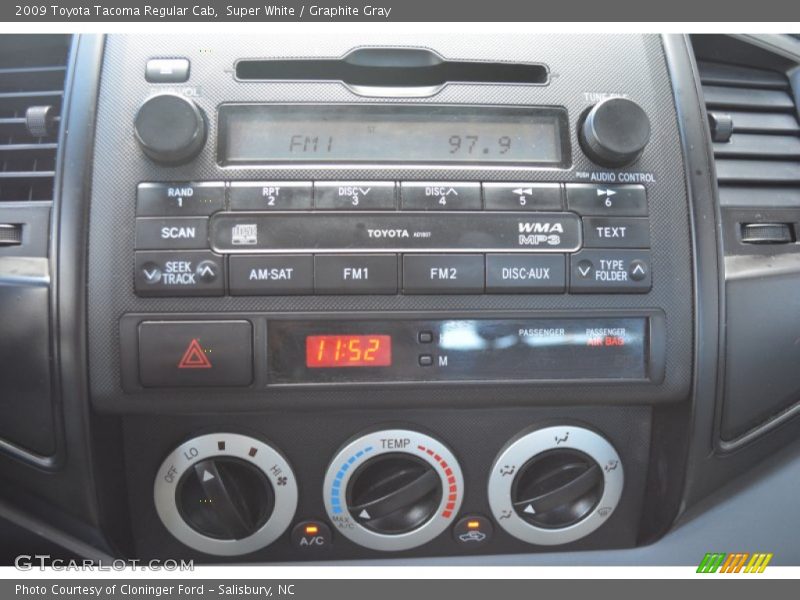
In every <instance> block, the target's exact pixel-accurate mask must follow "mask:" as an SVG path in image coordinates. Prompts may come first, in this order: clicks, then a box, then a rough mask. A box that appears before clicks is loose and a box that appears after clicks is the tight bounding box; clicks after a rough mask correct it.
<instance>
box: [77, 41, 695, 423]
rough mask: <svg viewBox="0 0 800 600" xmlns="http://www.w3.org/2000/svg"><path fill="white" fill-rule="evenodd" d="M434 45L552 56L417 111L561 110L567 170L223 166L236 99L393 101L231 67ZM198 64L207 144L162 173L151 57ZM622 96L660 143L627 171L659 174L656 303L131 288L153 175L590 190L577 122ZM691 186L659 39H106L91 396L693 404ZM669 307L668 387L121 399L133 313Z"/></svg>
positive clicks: (654, 222) (259, 401) (129, 405)
mask: <svg viewBox="0 0 800 600" xmlns="http://www.w3.org/2000/svg"><path fill="white" fill-rule="evenodd" d="M371 45H380V46H409V47H427V48H432V49H434V50H435V51H437V52H439V53H440V54H441V55H443V56H444V57H446V58H450V59H462V60H482V61H521V62H526V61H527V62H541V63H545V64H547V65H548V67H549V69H550V75H551V82H550V84H549V85H547V86H522V85H475V84H451V85H448V86H446V87H445V88H444V89H443V90H442V91H441V92H440V93H438V94H437V95H435V96H433V97H430V98H419V99H403V100H402V101H404V102H405V101H408V102H417V103H454V104H465V103H470V104H474V103H478V104H496V105H547V106H551V105H555V106H565V107H566V108H567V109H568V111H569V120H570V134H571V146H572V150H573V164H572V167H571V168H569V169H541V168H537V169H518V168H514V169H497V168H494V169H484V168H478V167H463V168H455V167H454V168H434V167H422V168H413V167H411V166H406V167H403V168H351V169H338V168H333V167H329V168H325V169H309V168H292V169H276V168H268V167H264V168H257V169H248V168H231V167H227V168H222V167H220V166H219V165H218V164H217V162H216V157H215V151H216V148H215V144H214V143H213V140H215V138H216V122H215V119H214V118H213V116H214V115H215V113H216V108H217V106H218V104H219V103H221V102H223V101H241V102H397V101H401V100H399V99H375V98H364V97H360V96H356V95H355V94H353V93H352V92H351V91H349V90H348V89H347V88H346V87H345V86H344V85H342V84H340V83H335V82H305V83H293V82H283V83H264V82H247V83H244V82H237V81H236V80H235V79H234V76H233V65H234V63H235V61H236V60H237V59H239V58H243V57H280V58H286V57H311V56H313V57H338V56H341V55H343V54H346V53H347V52H348V51H350V50H351V49H353V48H355V47H363V46H371ZM170 56H180V57H184V56H185V57H187V58H189V59H190V60H191V63H192V67H191V78H190V80H189V81H188V83H187V84H185V85H181V86H179V88H181V89H182V88H185V87H188V88H193V89H194V92H195V93H196V94H197V95H196V97H195V100H196V101H197V103H198V105H199V106H200V107H201V108H202V109H203V110H204V111H205V113H206V114H207V115H208V116H209V117H212V118H209V143H208V144H207V145H206V147H205V149H204V151H203V152H202V153H201V155H200V156H199V157H198V158H197V159H196V160H195V161H193V162H191V163H190V164H188V165H185V166H182V167H175V168H162V167H157V166H154V165H153V163H151V162H149V161H148V160H146V159H145V158H144V157H143V156H142V154H141V152H140V150H139V148H138V147H137V146H136V143H135V141H134V137H133V133H132V122H133V115H134V113H135V111H136V109H137V107H138V106H139V104H141V102H142V101H143V100H144V99H145V98H146V97H147V96H148V95H150V94H151V93H155V92H157V91H160V90H161V89H164V88H169V86H163V85H162V86H156V85H150V84H147V83H146V82H145V80H144V67H145V63H146V60H147V59H148V58H151V57H170ZM591 94H625V95H627V96H628V97H630V98H632V99H634V100H636V101H637V102H639V103H640V104H641V105H642V106H643V107H644V108H645V110H646V111H647V113H648V114H649V116H650V119H651V123H652V129H653V135H652V138H651V142H650V144H649V146H648V148H647V150H646V151H645V153H644V155H643V156H642V158H641V159H640V160H639V161H638V162H637V163H636V164H635V165H633V166H632V167H631V168H630V169H629V171H635V172H647V173H651V174H652V175H653V177H654V178H655V182H654V183H649V184H647V187H648V196H649V205H650V221H651V239H652V271H653V289H652V291H651V292H650V293H649V294H645V295H614V296H610V295H591V296H589V295H584V296H575V295H550V296H525V295H483V296H474V295H465V296H401V295H398V296H360V297H359V296H325V297H311V296H305V297H249V298H245V297H237V298H233V297H225V298H148V299H145V298H137V297H136V296H135V295H134V292H133V247H134V211H135V190H136V185H137V184H138V183H139V182H142V181H182V180H183V181H185V180H213V181H219V180H236V179H242V180H248V179H395V180H398V179H433V180H436V179H440V180H447V179H449V180H492V179H497V180H520V181H522V180H529V181H564V182H570V181H573V182H577V181H582V180H581V179H579V178H578V177H577V176H576V172H580V171H595V170H596V168H595V167H593V166H592V165H591V163H589V161H588V160H587V159H586V158H585V157H583V156H582V154H581V153H580V151H579V145H578V142H577V138H576V136H575V129H576V127H575V125H576V123H577V121H578V120H579V118H580V116H581V114H582V112H583V111H584V110H585V109H586V108H588V107H589V106H590V105H591V104H592V103H593V101H596V97H594V99H593V97H592V96H591ZM691 264H692V263H691V248H690V235H689V220H688V209H687V201H686V188H685V178H684V172H683V165H682V159H681V151H680V144H679V138H678V130H677V126H676V115H675V109H674V106H673V101H672V90H671V88H670V82H669V78H668V75H667V71H666V66H665V61H664V55H663V50H662V46H661V40H660V38H659V37H658V36H633V35H617V36H589V35H560V36H548V35H535V36H533V35H532V36H524V35H497V36H481V35H449V34H448V35H443V34H428V35H398V34H393V35H385V34H381V35H377V34H373V35H369V34H367V35H359V36H358V38H353V37H347V36H334V35H318V36H315V37H314V38H313V39H311V40H310V39H307V38H306V37H300V36H288V35H287V36H282V35H263V36H243V35H237V36H222V35H219V36H209V35H204V36H198V37H191V36H168V35H164V36H143V35H129V36H109V37H108V38H107V42H106V55H105V61H104V67H103V72H102V78H101V93H100V97H99V104H98V119H97V130H96V142H95V156H94V179H93V192H92V198H91V212H90V238H89V269H88V272H89V274H88V277H89V295H88V306H89V350H90V376H91V389H92V395H93V401H94V402H95V405H96V406H97V407H99V408H101V409H104V410H116V411H149V410H162V411H163V410H167V409H173V410H213V409H215V408H221V407H223V406H224V407H225V409H226V410H227V409H237V408H241V409H244V408H248V409H253V408H255V407H260V406H264V407H266V406H271V407H281V406H297V404H298V403H305V404H306V405H308V406H310V405H313V404H315V403H316V404H319V403H326V404H327V403H330V402H338V403H339V405H342V406H344V405H347V404H349V405H353V406H358V405H366V404H371V405H372V406H386V405H387V404H389V403H393V402H413V403H415V404H419V403H422V402H425V403H428V404H438V405H448V404H455V403H456V402H459V403H468V404H472V405H476V404H486V403H490V404H492V405H497V404H498V403H507V404H518V403H531V402H535V403H548V402H553V401H558V402H565V401H566V402H586V401H593V402H594V401H597V402H606V403H610V402H614V403H630V402H642V401H645V402H646V401H655V400H680V399H685V398H686V397H688V390H689V383H690V377H691V364H692V323H693V315H692V266H691ZM611 308H614V309H623V310H624V309H626V308H660V309H662V310H664V311H665V313H666V315H667V331H668V338H667V367H666V377H665V379H664V383H663V384H661V385H660V386H652V385H638V384H632V385H604V386H591V387H590V386H572V387H570V388H569V390H568V392H565V389H564V387H557V386H537V387H536V388H535V390H532V388H530V387H528V388H525V387H522V386H508V387H503V388H501V389H495V390H493V393H492V394H490V395H488V396H487V394H486V391H485V390H484V389H480V388H475V389H470V388H466V387H462V388H460V389H458V390H457V392H454V389H453V388H435V389H433V390H430V391H426V392H425V394H424V396H420V393H419V389H416V390H414V389H409V388H406V389H404V390H388V389H387V390H384V391H380V392H375V391H371V392H368V391H358V390H354V391H348V392H346V393H345V392H341V391H337V392H325V393H322V392H311V393H308V392H277V391H272V390H269V391H264V390H249V391H236V392H226V391H219V390H207V391H204V390H199V391H198V390H193V391H180V392H175V391H171V392H168V393H165V392H155V391H152V392H147V393H142V394H136V395H125V394H123V393H122V391H121V383H120V349H119V345H120V338H119V319H120V317H121V316H122V315H123V314H125V313H130V312H137V313H148V312H151V313H152V312H159V313H204V312H211V311H215V312H225V313H236V312H238V311H258V312H270V311H331V312H333V313H335V312H337V311H361V312H368V311H392V310H397V311H400V310H402V311H422V312H425V311H432V310H437V311H443V310H445V311H446V310H452V311H467V310H469V311H473V310H474V311H493V312H495V313H496V312H498V311H504V310H516V311H520V310H524V311H547V310H572V309H575V310H580V309H593V310H598V309H601V310H602V309H611Z"/></svg>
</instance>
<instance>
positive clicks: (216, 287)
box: [134, 251, 225, 296]
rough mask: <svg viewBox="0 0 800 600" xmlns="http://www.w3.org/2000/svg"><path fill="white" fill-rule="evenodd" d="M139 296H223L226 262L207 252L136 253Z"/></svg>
mask: <svg viewBox="0 0 800 600" xmlns="http://www.w3.org/2000/svg"><path fill="white" fill-rule="evenodd" d="M135 255H136V256H135V263H136V267H135V269H136V271H135V277H134V286H135V289H136V294H137V295H138V296H221V295H222V294H223V292H224V291H225V277H224V274H223V267H222V265H223V259H222V257H221V256H219V255H217V254H214V253H213V252H207V251H185V252H168V251H155V252H136V253H135Z"/></svg>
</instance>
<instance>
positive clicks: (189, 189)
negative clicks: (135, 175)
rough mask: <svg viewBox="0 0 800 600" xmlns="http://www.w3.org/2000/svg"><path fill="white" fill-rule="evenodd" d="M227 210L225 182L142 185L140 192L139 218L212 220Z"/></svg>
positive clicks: (138, 200)
mask: <svg viewBox="0 0 800 600" xmlns="http://www.w3.org/2000/svg"><path fill="white" fill-rule="evenodd" d="M224 208H225V185H224V184H223V183H222V182H219V183H217V182H210V181H207V182H203V183H193V182H185V183H140V184H139V186H138V187H137V188H136V215H137V216H139V217H191V216H208V215H210V214H212V213H215V212H217V211H218V210H222V209H224Z"/></svg>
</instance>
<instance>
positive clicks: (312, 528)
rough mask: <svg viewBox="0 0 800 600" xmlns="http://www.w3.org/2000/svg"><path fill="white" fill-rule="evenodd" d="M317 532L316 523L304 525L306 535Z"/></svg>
mask: <svg viewBox="0 0 800 600" xmlns="http://www.w3.org/2000/svg"><path fill="white" fill-rule="evenodd" d="M318 532H319V527H317V526H316V525H306V534H307V535H314V534H315V533H318Z"/></svg>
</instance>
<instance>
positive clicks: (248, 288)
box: [228, 254, 314, 296]
mask: <svg viewBox="0 0 800 600" xmlns="http://www.w3.org/2000/svg"><path fill="white" fill-rule="evenodd" d="M229 273H230V275H229V276H230V283H229V286H228V287H229V288H230V292H231V294H232V295H234V296H261V295H264V296H270V295H281V294H285V295H291V294H313V293H314V257H313V256H311V255H310V254H307V255H289V256H280V255H278V256H231V257H230V265H229Z"/></svg>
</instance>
